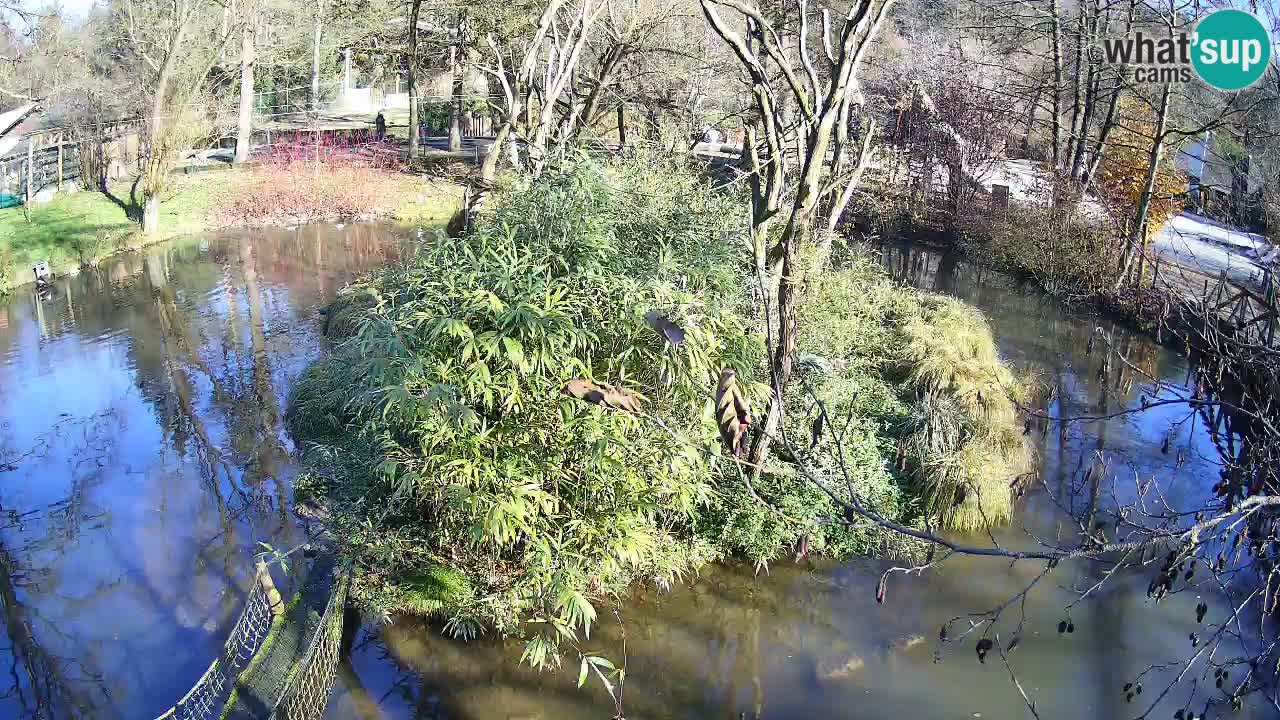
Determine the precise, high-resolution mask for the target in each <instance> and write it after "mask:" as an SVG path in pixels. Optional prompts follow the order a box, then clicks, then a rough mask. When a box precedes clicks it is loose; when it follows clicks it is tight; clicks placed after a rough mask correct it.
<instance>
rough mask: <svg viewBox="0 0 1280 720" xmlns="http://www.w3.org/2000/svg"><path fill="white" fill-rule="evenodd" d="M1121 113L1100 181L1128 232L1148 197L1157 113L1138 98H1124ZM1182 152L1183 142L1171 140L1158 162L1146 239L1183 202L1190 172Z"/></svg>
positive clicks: (1102, 195) (1108, 204) (1101, 193)
mask: <svg viewBox="0 0 1280 720" xmlns="http://www.w3.org/2000/svg"><path fill="white" fill-rule="evenodd" d="M1120 116H1121V120H1120V122H1119V123H1118V124H1117V125H1116V127H1115V129H1114V130H1113V131H1112V133H1111V140H1110V141H1109V142H1108V143H1107V151H1106V155H1105V156H1104V157H1103V158H1102V164H1101V167H1100V168H1099V170H1098V178H1097V181H1096V184H1095V187H1096V189H1097V193H1098V197H1099V199H1100V200H1101V201H1102V204H1103V205H1105V206H1106V208H1107V210H1108V211H1109V212H1110V214H1111V217H1112V218H1113V219H1114V220H1115V222H1116V223H1117V225H1119V226H1120V227H1121V228H1123V230H1124V231H1125V232H1124V234H1125V235H1127V234H1128V231H1129V229H1130V227H1129V226H1130V224H1131V223H1132V222H1133V219H1134V216H1135V215H1136V214H1137V212H1138V204H1139V203H1140V202H1141V200H1142V190H1143V186H1144V184H1145V182H1146V178H1147V162H1148V159H1149V156H1150V152H1151V143H1152V138H1153V137H1154V136H1155V132H1156V118H1155V113H1154V111H1153V110H1152V109H1151V108H1148V107H1145V106H1143V105H1140V104H1139V103H1137V102H1135V101H1132V100H1127V101H1124V102H1121V104H1120ZM1177 154H1178V149H1177V146H1175V145H1168V144H1166V145H1165V148H1164V154H1163V155H1162V156H1161V158H1160V164H1159V166H1158V167H1157V168H1156V177H1155V185H1154V186H1153V188H1152V195H1151V205H1150V207H1149V208H1148V210H1147V233H1146V237H1144V238H1143V241H1144V242H1149V241H1150V239H1151V236H1152V235H1153V234H1155V233H1156V232H1158V231H1159V230H1160V228H1161V226H1163V225H1164V224H1165V223H1166V222H1168V221H1169V219H1170V218H1172V217H1173V216H1174V215H1176V214H1177V213H1178V211H1179V209H1180V208H1181V201H1180V200H1179V199H1178V196H1180V195H1182V194H1183V193H1185V192H1186V191H1187V178H1186V176H1185V175H1184V174H1183V173H1182V171H1181V170H1179V169H1178V167H1177V165H1176V164H1175V162H1174V159H1175V158H1176V157H1177Z"/></svg>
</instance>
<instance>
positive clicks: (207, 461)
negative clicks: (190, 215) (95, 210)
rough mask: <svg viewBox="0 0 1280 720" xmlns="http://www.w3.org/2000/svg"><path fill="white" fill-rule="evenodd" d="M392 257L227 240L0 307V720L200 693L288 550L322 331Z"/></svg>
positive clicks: (329, 238) (131, 707)
mask: <svg viewBox="0 0 1280 720" xmlns="http://www.w3.org/2000/svg"><path fill="white" fill-rule="evenodd" d="M397 252H398V250H397V244H396V242H395V241H394V240H393V239H392V238H391V237H390V236H389V234H388V233H387V232H385V231H384V230H382V229H380V228H376V227H369V226H364V227H347V228H344V229H341V230H339V229H337V228H334V227H331V226H318V227H309V228H304V229H302V230H298V231H266V232H263V231H254V232H246V233H233V234H227V235H222V236H217V237H209V238H205V239H197V240H187V241H180V242H178V243H175V244H168V245H164V246H161V247H158V248H156V249H154V250H151V251H148V252H146V253H144V254H135V255H127V256H122V257H120V258H118V259H114V260H112V261H110V262H109V263H106V264H104V265H103V267H101V268H100V269H98V270H97V271H91V272H86V273H83V274H81V275H78V276H75V277H71V278H65V279H60V280H58V281H57V282H56V283H55V288H54V291H53V293H52V295H51V296H50V297H49V298H47V299H43V300H42V299H38V298H37V297H36V295H35V291H34V290H33V289H31V288H27V289H25V290H24V291H22V292H19V293H18V294H17V295H16V296H13V297H10V298H9V299H8V300H7V301H0V609H2V610H3V621H4V633H3V635H4V638H5V642H3V644H0V664H2V665H3V667H5V668H6V669H8V668H10V667H12V668H13V669H14V672H13V673H8V672H6V673H0V717H3V718H35V717H40V718H46V717H48V718H55V717H56V718H62V717H92V718H116V717H119V718H134V719H136V718H151V717H155V716H156V715H158V714H160V713H161V712H163V711H164V710H165V709H167V708H168V707H169V706H170V705H171V704H172V703H173V702H174V701H176V700H177V699H178V698H179V697H181V696H182V695H183V693H185V692H186V691H187V689H189V687H190V686H191V684H192V683H193V682H194V681H195V680H196V678H198V677H199V676H200V674H201V673H203V672H204V670H205V668H206V667H208V664H209V662H210V661H211V660H212V659H213V658H214V657H215V655H216V653H217V650H218V648H219V647H220V645H221V643H222V642H223V641H224V640H225V638H226V635H227V633H228V632H229V630H230V624H231V623H232V622H234V620H235V617H236V615H237V614H238V612H239V609H240V606H241V601H242V599H243V597H244V591H245V588H246V587H247V586H248V584H249V580H250V574H251V571H252V558H253V553H254V552H255V550H256V549H257V548H258V546H257V543H259V542H267V543H271V544H273V545H275V546H276V547H281V548H286V547H290V546H291V545H292V544H293V543H295V542H296V541H297V539H298V537H299V535H298V533H297V532H296V529H295V527H294V525H295V523H294V520H293V518H292V515H291V514H290V513H289V511H288V503H289V498H290V488H289V483H290V479H291V477H292V476H293V473H294V470H295V469H294V465H293V463H292V462H291V460H290V452H291V450H292V449H293V448H292V444H291V443H290V441H289V440H288V438H287V436H286V434H285V432H284V430H283V428H282V424H281V414H282V407H283V405H284V402H285V395H286V393H287V390H288V387H289V383H290V381H291V380H292V379H293V378H294V377H296V376H297V374H298V373H299V372H300V371H301V370H302V368H304V367H305V366H306V364H307V363H308V362H310V361H311V360H312V359H313V358H315V357H316V356H317V354H318V352H319V351H320V347H321V343H320V339H319V338H318V337H317V323H316V318H317V314H316V310H317V308H318V306H319V305H320V303H321V302H322V301H325V300H327V299H328V298H330V297H331V296H332V295H333V294H334V292H335V291H336V290H337V289H338V288H340V287H341V286H342V284H343V283H345V282H347V281H348V280H349V279H350V278H351V277H353V275H354V274H355V273H357V272H359V271H362V270H365V269H368V268H372V267H376V266H379V265H381V264H383V263H385V262H387V261H388V260H389V259H391V258H393V257H395V256H396V254H397ZM282 589H285V588H282Z"/></svg>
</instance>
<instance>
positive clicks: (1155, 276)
mask: <svg viewBox="0 0 1280 720" xmlns="http://www.w3.org/2000/svg"><path fill="white" fill-rule="evenodd" d="M1152 265H1153V266H1154V268H1155V269H1154V270H1152V272H1151V289H1152V290H1155V289H1156V285H1157V284H1158V283H1159V282H1160V256H1159V255H1157V256H1156V259H1155V262H1153V263H1152Z"/></svg>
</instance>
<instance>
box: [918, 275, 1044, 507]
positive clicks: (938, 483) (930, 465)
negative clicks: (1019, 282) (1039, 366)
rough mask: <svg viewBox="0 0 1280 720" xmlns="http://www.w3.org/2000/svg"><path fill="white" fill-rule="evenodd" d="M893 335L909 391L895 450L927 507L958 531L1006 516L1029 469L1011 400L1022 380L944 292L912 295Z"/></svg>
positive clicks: (1023, 392)
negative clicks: (905, 422) (915, 301)
mask: <svg viewBox="0 0 1280 720" xmlns="http://www.w3.org/2000/svg"><path fill="white" fill-rule="evenodd" d="M900 339H901V342H900V343H899V344H898V347H899V348H900V354H899V356H898V358H897V361H898V363H899V369H900V371H901V373H902V377H903V378H904V381H905V384H906V387H907V388H908V389H910V390H912V391H914V392H915V394H916V397H917V398H918V399H917V400H916V401H915V403H914V404H913V406H912V419H911V423H910V431H909V432H908V434H907V435H906V437H905V439H904V443H903V447H904V450H905V453H906V457H907V459H908V462H909V464H910V465H911V467H912V468H913V470H914V476H915V479H916V480H917V481H918V482H920V483H921V484H922V486H923V487H924V489H925V498H926V507H927V509H928V511H929V513H930V514H931V515H933V516H934V517H935V518H937V519H938V520H939V522H940V523H941V524H942V525H943V526H944V527H947V528H950V529H953V530H959V531H964V532H969V531H975V530H981V529H984V528H988V527H992V526H994V525H999V524H1003V523H1006V522H1008V521H1009V519H1010V518H1011V517H1012V514H1013V486H1014V485H1015V481H1016V480H1017V478H1018V477H1019V476H1021V475H1023V474H1024V473H1026V472H1028V471H1029V470H1030V469H1031V466H1032V462H1031V453H1030V448H1029V446H1028V445H1027V444H1026V443H1025V442H1024V441H1023V438H1022V434H1021V432H1020V431H1019V429H1018V407H1017V404H1016V403H1025V402H1026V401H1027V399H1028V396H1029V394H1030V393H1029V383H1028V382H1027V381H1025V380H1024V379H1022V378H1019V377H1018V376H1017V375H1016V374H1015V373H1014V371H1013V370H1012V369H1011V368H1010V367H1009V366H1008V365H1006V364H1005V363H1004V362H1003V361H1002V360H1001V359H1000V353H999V351H998V350H997V348H996V344H995V338H994V337H993V336H992V334H991V328H990V327H989V326H988V325H987V322H986V319H985V318H983V316H982V313H981V312H979V311H978V310H977V309H976V308H974V307H972V306H969V305H966V304H964V303H963V302H961V301H959V300H956V299H954V298H945V297H937V296H921V299H920V303H919V312H918V313H917V314H915V315H914V316H913V317H911V318H910V319H908V320H907V321H906V322H905V323H904V324H903V326H902V329H901V332H900Z"/></svg>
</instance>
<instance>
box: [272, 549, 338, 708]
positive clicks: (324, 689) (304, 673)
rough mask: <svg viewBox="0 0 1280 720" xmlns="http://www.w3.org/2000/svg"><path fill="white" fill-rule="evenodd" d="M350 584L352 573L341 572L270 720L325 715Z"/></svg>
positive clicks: (336, 664)
mask: <svg viewBox="0 0 1280 720" xmlns="http://www.w3.org/2000/svg"><path fill="white" fill-rule="evenodd" d="M350 584H351V575H350V573H349V572H347V571H343V572H341V574H340V576H339V578H338V580H337V583H336V584H335V585H334V586H333V591H332V592H331V594H330V595H329V602H328V604H327V605H326V606H325V609H324V614H323V615H322V616H321V618H320V624H319V626H318V627H317V628H316V632H315V635H314V636H313V637H312V639H311V644H310V645H309V646H308V647H307V652H306V654H305V655H304V656H303V658H302V661H301V662H300V663H299V664H298V665H297V667H295V668H294V669H293V670H291V671H290V674H289V677H288V679H287V680H286V684H285V686H284V690H283V691H282V692H281V693H280V698H279V700H277V701H276V704H275V707H274V708H272V710H271V715H270V720H320V718H321V717H323V716H324V710H325V707H326V706H328V704H329V693H330V691H331V690H332V689H333V681H334V677H335V676H336V675H337V669H338V655H339V650H340V648H341V645H342V620H343V610H344V608H345V607H346V603H347V589H348V587H349V586H350Z"/></svg>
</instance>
